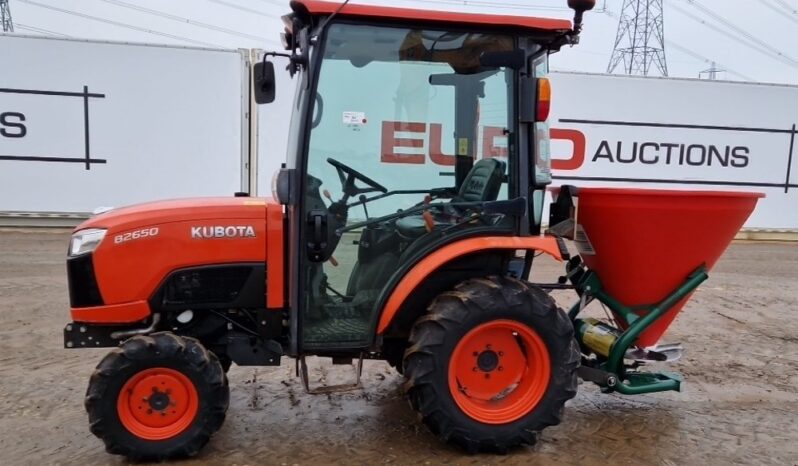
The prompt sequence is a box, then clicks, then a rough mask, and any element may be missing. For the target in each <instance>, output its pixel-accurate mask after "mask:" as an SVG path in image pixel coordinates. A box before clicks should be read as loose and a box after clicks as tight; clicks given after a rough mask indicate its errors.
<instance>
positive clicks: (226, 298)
mask: <svg viewBox="0 0 798 466" xmlns="http://www.w3.org/2000/svg"><path fill="white" fill-rule="evenodd" d="M251 273H252V267H251V266H221V267H220V266H210V267H200V268H195V269H187V270H182V271H179V272H176V273H174V274H172V276H171V277H169V280H168V281H167V283H166V290H165V296H164V304H165V305H166V306H176V305H192V304H211V303H215V304H219V305H223V304H231V303H233V302H235V301H236V299H237V298H238V297H239V294H240V293H241V291H242V289H243V288H244V285H245V283H246V282H247V279H248V278H249V276H250V274H251Z"/></svg>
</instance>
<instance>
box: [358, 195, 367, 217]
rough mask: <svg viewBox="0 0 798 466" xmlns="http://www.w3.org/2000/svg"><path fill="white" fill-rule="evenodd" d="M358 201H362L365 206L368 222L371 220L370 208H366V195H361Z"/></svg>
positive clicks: (364, 210)
mask: <svg viewBox="0 0 798 466" xmlns="http://www.w3.org/2000/svg"><path fill="white" fill-rule="evenodd" d="M358 200H359V201H360V203H361V204H363V212H365V214H366V220H368V219H369V209H368V207H366V200H367V198H366V195H365V194H361V195H360V197H359V198H358Z"/></svg>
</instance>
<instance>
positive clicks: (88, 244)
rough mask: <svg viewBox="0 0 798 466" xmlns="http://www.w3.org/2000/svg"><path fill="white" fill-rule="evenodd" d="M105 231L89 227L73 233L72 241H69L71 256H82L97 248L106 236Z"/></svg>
mask: <svg viewBox="0 0 798 466" xmlns="http://www.w3.org/2000/svg"><path fill="white" fill-rule="evenodd" d="M105 231H106V230H102V229H99V228H89V229H88V230H80V231H79V232H77V233H75V234H74V235H72V241H71V242H70V243H69V256H70V257H74V256H80V255H82V254H87V253H90V252H92V251H94V250H95V249H97V246H99V245H100V242H101V241H102V240H103V238H105Z"/></svg>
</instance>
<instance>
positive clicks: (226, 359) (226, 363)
mask: <svg viewBox="0 0 798 466" xmlns="http://www.w3.org/2000/svg"><path fill="white" fill-rule="evenodd" d="M213 354H214V355H216V358H217V359H219V364H221V366H222V370H223V371H224V373H225V374H227V373H228V372H230V367H232V365H233V360H232V359H230V356H228V355H227V354H225V353H213Z"/></svg>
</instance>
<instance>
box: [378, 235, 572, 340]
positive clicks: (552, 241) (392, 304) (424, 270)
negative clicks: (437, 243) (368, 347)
mask: <svg viewBox="0 0 798 466" xmlns="http://www.w3.org/2000/svg"><path fill="white" fill-rule="evenodd" d="M489 249H515V250H536V251H542V252H545V253H546V254H548V255H550V256H552V257H554V258H555V259H557V260H558V261H562V254H561V253H560V247H559V245H558V244H557V239H556V238H554V237H543V236H531V237H518V236H497V237H482V238H471V239H465V240H462V241H457V242H456V243H452V244H449V245H446V246H444V247H443V248H441V249H439V250H437V251H435V252H434V253H432V254H430V255H429V256H427V257H425V258H424V259H423V260H422V261H421V262H419V263H418V264H416V265H415V266H414V267H413V268H412V269H411V270H410V271H409V272H408V273H407V274H406V275H405V276H404V278H402V280H401V281H400V282H399V284H398V285H397V286H396V288H395V289H394V290H393V293H392V294H391V297H390V298H388V301H387V302H386V304H385V307H384V308H383V310H382V314H381V315H380V322H379V325H378V327H377V333H378V334H380V335H381V334H383V333H384V332H385V330H387V329H388V326H389V325H390V324H391V322H392V321H393V318H394V316H395V315H396V313H397V312H398V311H399V308H400V307H401V306H402V303H404V302H405V299H407V297H408V296H410V294H411V293H412V292H413V291H414V290H415V289H416V287H418V286H419V285H420V284H421V283H422V282H423V281H424V279H425V278H427V277H428V276H429V275H430V274H432V273H433V272H435V270H437V269H438V268H440V267H441V266H442V265H444V264H446V263H447V262H450V261H452V260H454V259H456V258H458V257H462V256H465V255H467V254H471V253H474V252H478V251H484V250H489Z"/></svg>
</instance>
